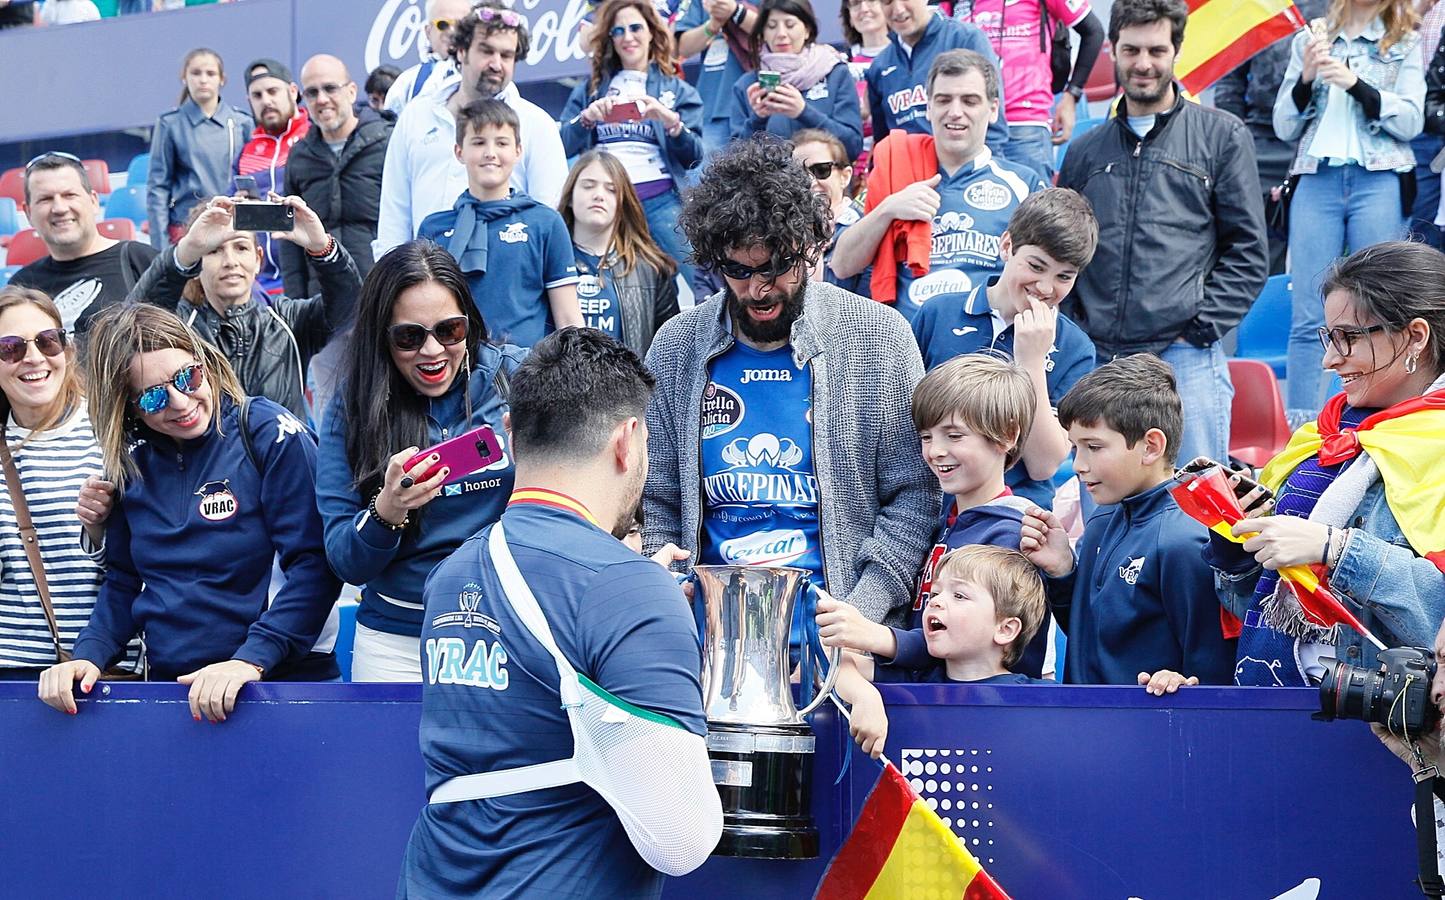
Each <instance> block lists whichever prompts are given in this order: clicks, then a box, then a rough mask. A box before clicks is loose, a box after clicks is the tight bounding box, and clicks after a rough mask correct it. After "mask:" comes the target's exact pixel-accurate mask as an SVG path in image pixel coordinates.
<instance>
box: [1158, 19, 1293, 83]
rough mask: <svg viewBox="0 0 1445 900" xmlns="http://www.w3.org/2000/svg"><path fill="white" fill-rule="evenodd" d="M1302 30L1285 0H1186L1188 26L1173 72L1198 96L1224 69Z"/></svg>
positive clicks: (1221, 74)
mask: <svg viewBox="0 0 1445 900" xmlns="http://www.w3.org/2000/svg"><path fill="white" fill-rule="evenodd" d="M1303 27H1305V18H1304V15H1303V14H1302V13H1301V12H1300V11H1299V10H1298V9H1297V8H1296V7H1295V5H1294V3H1292V2H1291V0H1189V27H1188V28H1187V29H1186V30H1185V32H1184V46H1183V47H1182V48H1181V49H1180V51H1179V59H1178V61H1177V62H1176V63H1175V64H1174V73H1175V75H1176V77H1178V79H1179V81H1180V83H1181V84H1183V85H1184V88H1185V89H1186V90H1187V91H1189V92H1190V93H1191V94H1198V93H1199V92H1200V91H1203V90H1204V89H1205V88H1207V87H1209V86H1210V85H1211V84H1213V83H1214V82H1216V81H1218V80H1219V79H1220V78H1221V77H1223V75H1224V74H1225V73H1226V72H1228V71H1229V70H1230V69H1233V68H1234V67H1235V66H1237V65H1239V64H1240V63H1242V62H1244V61H1245V60H1247V59H1249V58H1250V57H1251V56H1253V55H1255V54H1256V53H1258V52H1259V51H1261V50H1263V49H1264V48H1265V47H1268V46H1269V45H1270V44H1273V43H1274V42H1275V41H1277V40H1279V39H1280V38H1283V37H1288V36H1289V35H1291V34H1293V33H1294V32H1296V31H1298V30H1300V29H1301V28H1303Z"/></svg>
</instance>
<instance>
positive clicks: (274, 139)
mask: <svg viewBox="0 0 1445 900" xmlns="http://www.w3.org/2000/svg"><path fill="white" fill-rule="evenodd" d="M310 129H311V117H310V116H309V115H308V114H307V112H306V108H305V107H304V106H298V107H296V114H295V115H294V116H292V117H291V121H290V122H288V123H287V124H286V130H285V131H283V132H282V133H281V134H279V135H277V134H271V133H270V132H268V131H266V129H264V128H262V127H261V126H260V125H257V126H256V130H255V131H253V132H251V139H250V140H249V141H247V142H246V146H245V147H242V148H241V156H240V158H239V159H237V160H236V174H237V175H250V176H251V177H252V178H255V179H256V192H257V194H258V195H259V196H260V197H262V198H264V197H266V196H267V194H268V193H269V192H271V191H275V192H276V193H278V194H284V193H285V192H286V161H287V160H289V159H290V158H291V148H292V147H294V146H295V145H296V144H298V143H300V141H301V139H302V138H304V137H306V132H307V131H309V130H310ZM235 188H236V183H235V181H232V182H231V190H230V191H229V192H228V193H232V194H234V193H235V192H236V190H235ZM256 240H257V242H258V243H259V244H260V245H261V249H262V250H264V251H266V259H265V260H264V261H263V262H262V263H261V273H260V274H259V275H257V276H256V280H257V281H258V282H260V284H261V288H262V289H263V290H265V291H266V293H268V294H276V293H280V291H281V257H280V252H279V248H278V247H276V246H275V245H274V242H273V241H272V240H271V235H270V233H269V232H258V233H257V234H256Z"/></svg>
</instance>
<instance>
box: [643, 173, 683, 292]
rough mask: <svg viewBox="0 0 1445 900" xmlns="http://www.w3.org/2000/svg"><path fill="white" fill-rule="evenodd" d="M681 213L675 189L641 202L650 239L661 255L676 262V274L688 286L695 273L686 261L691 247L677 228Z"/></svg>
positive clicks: (678, 196) (680, 198) (680, 202)
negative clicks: (654, 242)
mask: <svg viewBox="0 0 1445 900" xmlns="http://www.w3.org/2000/svg"><path fill="white" fill-rule="evenodd" d="M681 212H682V197H681V196H680V195H679V194H678V193H677V188H673V189H672V190H670V191H668V192H667V193H665V194H658V195H657V196H656V197H652V198H651V199H648V200H644V201H642V213H643V215H645V216H646V217H647V227H648V229H649V230H650V231H651V232H652V239H653V240H654V241H656V242H657V246H659V247H661V248H662V252H663V253H666V254H667V255H668V256H671V257H672V258H673V259H675V260H677V271H678V274H680V275H682V277H683V280H684V281H686V282H687V283H688V284H692V283H693V278H694V277H695V276H696V272H694V270H693V267H692V265H691V264H690V263H689V262H688V261H687V258H688V257H689V256H691V255H692V247H691V246H690V245H689V244H688V242H687V238H686V237H684V236H683V233H682V229H680V228H678V227H677V217H678V214H679V213H681Z"/></svg>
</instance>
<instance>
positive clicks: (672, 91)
mask: <svg viewBox="0 0 1445 900" xmlns="http://www.w3.org/2000/svg"><path fill="white" fill-rule="evenodd" d="M591 54H592V77H591V78H590V79H588V80H587V81H584V82H582V83H581V84H579V85H577V87H576V89H574V90H573V91H572V96H570V97H568V98H567V106H566V108H564V109H563V110H562V144H563V146H564V147H565V148H566V150H567V155H568V156H569V157H572V156H577V155H579V154H581V153H584V152H586V151H588V150H591V149H593V148H598V149H603V150H606V151H607V152H609V153H611V154H612V155H613V156H616V157H617V158H618V159H619V160H621V161H622V165H623V167H624V168H625V169H626V170H627V177H628V179H629V180H630V181H631V182H632V184H633V186H634V187H635V188H636V190H637V196H638V198H639V199H641V200H642V210H643V213H644V214H646V216H647V224H648V226H649V228H650V229H651V231H652V238H653V240H654V241H656V242H657V245H658V246H659V247H661V248H662V250H663V252H664V253H666V254H667V255H668V256H671V257H672V258H673V259H674V260H675V261H677V262H678V264H679V265H680V266H681V268H682V274H683V277H684V278H685V279H687V281H688V282H689V283H691V282H692V281H693V277H694V274H693V271H692V267H691V266H689V265H687V263H686V262H685V260H686V259H687V257H688V255H689V254H690V253H691V252H692V251H691V250H690V248H689V247H688V246H687V240H686V239H685V238H684V237H683V236H682V232H681V231H680V230H678V227H677V216H678V213H679V212H680V211H681V210H682V194H681V190H682V187H683V185H684V183H685V181H686V178H687V173H688V172H689V171H690V170H691V169H693V168H694V167H696V166H697V165H698V164H699V163H700V162H702V153H703V148H702V121H703V120H702V98H701V97H700V96H698V93H697V89H696V88H694V87H693V86H692V85H690V84H688V83H687V82H686V81H683V80H682V78H681V75H682V72H681V69H680V67H679V66H678V62H677V60H676V59H675V58H674V56H673V44H672V34H671V32H669V31H668V28H667V26H666V25H665V24H663V21H662V19H661V18H660V17H659V16H658V15H657V12H656V11H655V10H654V9H653V7H652V3H651V0H607V2H605V3H603V4H602V6H601V8H599V9H598V10H597V15H596V25H595V27H594V28H593V30H592V34H591ZM562 196H563V198H564V202H565V198H566V197H567V194H566V193H565V192H564V193H563V195H562Z"/></svg>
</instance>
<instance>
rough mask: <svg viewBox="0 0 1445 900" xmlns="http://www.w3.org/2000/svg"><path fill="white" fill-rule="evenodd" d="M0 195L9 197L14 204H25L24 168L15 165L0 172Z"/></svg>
mask: <svg viewBox="0 0 1445 900" xmlns="http://www.w3.org/2000/svg"><path fill="white" fill-rule="evenodd" d="M0 197H9V198H10V199H11V200H14V201H15V205H16V206H24V205H25V170H24V169H22V168H20V167H18V166H17V167H16V168H13V169H6V170H5V171H4V173H0Z"/></svg>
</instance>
